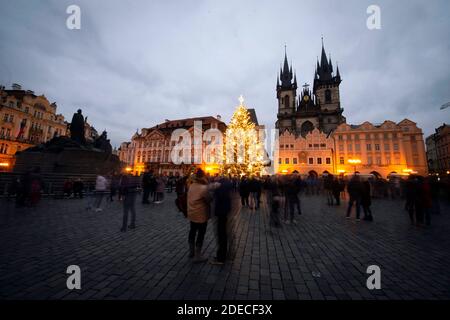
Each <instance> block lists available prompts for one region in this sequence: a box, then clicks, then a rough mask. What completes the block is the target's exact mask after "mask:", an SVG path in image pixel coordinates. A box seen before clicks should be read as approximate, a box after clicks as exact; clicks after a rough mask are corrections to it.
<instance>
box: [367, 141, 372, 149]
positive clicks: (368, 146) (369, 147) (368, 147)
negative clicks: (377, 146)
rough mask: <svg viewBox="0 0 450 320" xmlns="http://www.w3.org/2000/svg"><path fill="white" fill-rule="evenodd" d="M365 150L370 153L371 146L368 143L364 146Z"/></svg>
mask: <svg viewBox="0 0 450 320" xmlns="http://www.w3.org/2000/svg"><path fill="white" fill-rule="evenodd" d="M366 150H367V151H372V145H371V144H370V143H368V144H366Z"/></svg>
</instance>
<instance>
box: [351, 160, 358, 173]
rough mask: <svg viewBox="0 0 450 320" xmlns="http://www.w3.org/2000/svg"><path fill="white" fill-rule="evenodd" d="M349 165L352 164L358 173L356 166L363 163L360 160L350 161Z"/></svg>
mask: <svg viewBox="0 0 450 320" xmlns="http://www.w3.org/2000/svg"><path fill="white" fill-rule="evenodd" d="M348 163H350V164H352V165H353V167H354V171H355V173H356V165H357V164H360V163H361V160H360V159H348Z"/></svg>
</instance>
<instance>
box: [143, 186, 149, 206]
mask: <svg viewBox="0 0 450 320" xmlns="http://www.w3.org/2000/svg"><path fill="white" fill-rule="evenodd" d="M149 196H150V188H148V187H145V188H144V192H143V194H142V203H149V201H148V197H149Z"/></svg>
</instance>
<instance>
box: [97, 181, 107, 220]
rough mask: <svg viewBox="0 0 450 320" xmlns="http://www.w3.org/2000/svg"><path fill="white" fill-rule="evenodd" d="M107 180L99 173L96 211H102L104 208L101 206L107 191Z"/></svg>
mask: <svg viewBox="0 0 450 320" xmlns="http://www.w3.org/2000/svg"><path fill="white" fill-rule="evenodd" d="M106 187H107V181H106V178H105V177H104V176H102V175H100V174H99V175H97V178H96V179H95V204H94V207H95V212H100V211H102V210H103V209H102V208H101V207H100V206H101V204H102V200H103V197H104V195H105V192H106Z"/></svg>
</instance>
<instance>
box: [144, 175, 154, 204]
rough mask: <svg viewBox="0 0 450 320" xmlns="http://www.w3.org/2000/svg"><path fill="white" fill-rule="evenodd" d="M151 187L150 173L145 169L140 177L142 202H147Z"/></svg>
mask: <svg viewBox="0 0 450 320" xmlns="http://www.w3.org/2000/svg"><path fill="white" fill-rule="evenodd" d="M151 188H152V173H151V172H150V171H149V170H148V169H147V170H146V171H145V173H144V176H143V177H142V189H143V191H144V192H143V193H142V204H149V203H150V201H149V200H148V197H149V196H150V191H151Z"/></svg>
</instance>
